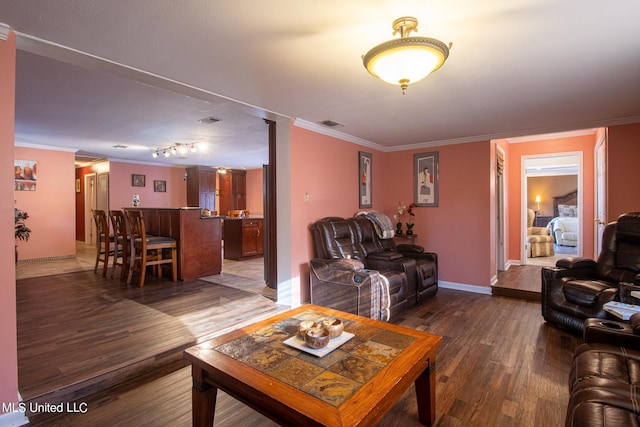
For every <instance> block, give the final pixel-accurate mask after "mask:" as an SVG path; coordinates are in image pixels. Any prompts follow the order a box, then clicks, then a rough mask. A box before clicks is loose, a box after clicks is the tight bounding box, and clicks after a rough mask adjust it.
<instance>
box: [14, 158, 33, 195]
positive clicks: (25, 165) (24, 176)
mask: <svg viewBox="0 0 640 427" xmlns="http://www.w3.org/2000/svg"><path fill="white" fill-rule="evenodd" d="M13 165H14V174H15V175H14V176H15V187H14V189H15V190H17V191H36V180H37V177H38V162H37V161H36V160H14V161H13Z"/></svg>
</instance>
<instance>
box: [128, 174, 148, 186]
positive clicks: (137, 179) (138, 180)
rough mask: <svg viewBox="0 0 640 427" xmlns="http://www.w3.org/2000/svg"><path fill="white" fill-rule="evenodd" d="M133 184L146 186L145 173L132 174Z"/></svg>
mask: <svg viewBox="0 0 640 427" xmlns="http://www.w3.org/2000/svg"><path fill="white" fill-rule="evenodd" d="M131 186H132V187H144V186H145V176H144V175H137V174H135V173H134V174H132V175H131Z"/></svg>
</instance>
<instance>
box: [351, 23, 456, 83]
mask: <svg viewBox="0 0 640 427" xmlns="http://www.w3.org/2000/svg"><path fill="white" fill-rule="evenodd" d="M392 28H393V34H394V35H396V34H400V38H399V39H394V40H389V41H387V42H385V43H382V44H379V45H378V46H376V47H374V48H373V49H371V50H370V51H369V52H367V54H366V55H363V56H362V63H363V64H364V67H365V68H366V69H367V71H368V72H369V73H370V74H371V75H373V76H375V77H378V78H380V79H381V80H384V81H385V82H387V83H390V84H394V85H399V86H400V87H401V88H402V93H403V94H404V93H406V90H407V87H408V86H409V84H410V83H415V82H418V81H420V80H422V79H423V78H425V77H426V76H428V75H429V74H431V73H432V72H434V71H435V70H437V69H438V68H440V67H441V66H442V65H443V64H444V62H445V61H446V60H447V58H448V57H449V49H450V48H451V45H452V44H451V43H449V46H447V45H446V44H444V43H442V42H441V41H440V40H436V39H432V38H429V37H410V36H409V34H411V32H413V31H417V30H418V20H417V19H416V18H414V17H412V16H404V17H402V18H398V19H396V20H395V21H393V24H392Z"/></svg>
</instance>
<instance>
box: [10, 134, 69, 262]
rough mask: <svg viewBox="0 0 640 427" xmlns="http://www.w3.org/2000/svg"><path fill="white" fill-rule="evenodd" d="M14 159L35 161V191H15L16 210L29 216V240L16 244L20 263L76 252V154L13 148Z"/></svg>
mask: <svg viewBox="0 0 640 427" xmlns="http://www.w3.org/2000/svg"><path fill="white" fill-rule="evenodd" d="M14 158H15V159H17V160H35V161H36V162H37V165H38V177H37V178H38V179H37V184H36V190H35V191H15V192H14V198H15V200H16V207H17V208H19V209H21V210H23V211H26V212H27V213H28V214H29V219H28V220H27V226H28V227H29V228H31V230H32V231H31V237H30V238H29V241H27V242H23V241H20V242H19V243H18V252H19V256H20V259H21V260H26V259H35V258H47V257H60V256H69V255H75V253H76V243H75V241H76V225H75V218H76V216H75V211H76V207H75V202H76V198H75V165H74V162H75V153H73V152H70V151H54V150H42V149H38V148H28V147H18V146H16V147H15V151H14Z"/></svg>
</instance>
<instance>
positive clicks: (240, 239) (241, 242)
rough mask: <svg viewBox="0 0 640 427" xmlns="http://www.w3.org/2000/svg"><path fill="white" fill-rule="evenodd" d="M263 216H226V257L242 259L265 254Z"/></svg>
mask: <svg viewBox="0 0 640 427" xmlns="http://www.w3.org/2000/svg"><path fill="white" fill-rule="evenodd" d="M263 227H264V220H263V219H262V218H226V219H225V220H224V258H225V259H232V260H242V259H245V258H252V257H257V256H262V255H263V254H264V228H263Z"/></svg>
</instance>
